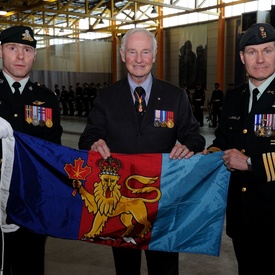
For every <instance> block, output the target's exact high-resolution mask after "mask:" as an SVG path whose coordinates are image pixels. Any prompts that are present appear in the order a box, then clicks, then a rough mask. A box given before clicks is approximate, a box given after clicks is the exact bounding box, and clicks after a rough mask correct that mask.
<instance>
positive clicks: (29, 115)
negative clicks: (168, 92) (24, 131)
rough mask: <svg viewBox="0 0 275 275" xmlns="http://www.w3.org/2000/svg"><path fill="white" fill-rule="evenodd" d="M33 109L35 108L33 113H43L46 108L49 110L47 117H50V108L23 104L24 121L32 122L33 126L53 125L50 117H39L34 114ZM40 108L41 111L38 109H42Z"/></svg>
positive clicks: (49, 126)
mask: <svg viewBox="0 0 275 275" xmlns="http://www.w3.org/2000/svg"><path fill="white" fill-rule="evenodd" d="M34 109H35V110H36V111H35V114H37V113H45V112H47V111H46V110H48V111H49V117H52V110H51V109H50V108H45V107H39V106H32V105H26V106H25V111H26V114H25V116H26V121H27V122H28V123H29V124H32V125H33V126H41V127H44V126H45V125H46V126H47V127H48V128H51V127H52V126H53V122H52V120H51V119H50V118H47V119H46V120H44V119H39V118H38V116H36V115H35V114H34V111H33V110H34ZM42 109H43V112H42V111H39V110H42Z"/></svg>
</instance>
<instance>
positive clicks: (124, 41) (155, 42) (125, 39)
mask: <svg viewBox="0 0 275 275" xmlns="http://www.w3.org/2000/svg"><path fill="white" fill-rule="evenodd" d="M136 32H143V33H144V34H146V35H148V36H149V37H150V38H151V39H152V50H153V54H154V55H156V53H157V47H158V45H157V39H156V38H155V36H154V34H153V33H151V32H149V31H148V30H146V29H143V28H133V29H130V30H129V31H128V32H127V33H126V34H125V35H124V36H123V37H122V39H121V46H120V48H121V50H122V51H123V52H125V46H126V43H127V40H128V38H129V36H131V35H132V34H133V33H136Z"/></svg>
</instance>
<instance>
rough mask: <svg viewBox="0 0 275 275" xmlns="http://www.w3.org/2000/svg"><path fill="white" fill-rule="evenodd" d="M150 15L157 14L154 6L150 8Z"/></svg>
mask: <svg viewBox="0 0 275 275" xmlns="http://www.w3.org/2000/svg"><path fill="white" fill-rule="evenodd" d="M151 13H152V14H154V13H158V12H157V10H156V7H155V6H153V7H152V11H151Z"/></svg>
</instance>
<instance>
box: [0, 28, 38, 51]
mask: <svg viewBox="0 0 275 275" xmlns="http://www.w3.org/2000/svg"><path fill="white" fill-rule="evenodd" d="M0 41H1V44H4V43H19V44H25V45H29V46H32V47H34V48H35V47H36V40H35V39H34V37H33V30H32V29H31V28H30V27H26V26H13V27H10V28H8V29H5V30H3V31H2V32H1V34H0Z"/></svg>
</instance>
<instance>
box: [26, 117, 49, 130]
mask: <svg viewBox="0 0 275 275" xmlns="http://www.w3.org/2000/svg"><path fill="white" fill-rule="evenodd" d="M26 121H27V122H28V123H29V124H32V125H33V126H41V127H44V126H45V125H46V126H47V127H48V128H51V127H53V122H52V121H51V120H50V119H47V120H46V121H44V120H43V119H40V120H39V119H38V118H37V117H33V118H31V117H28V118H26Z"/></svg>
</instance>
